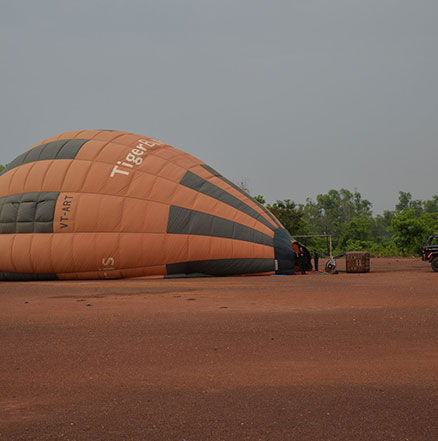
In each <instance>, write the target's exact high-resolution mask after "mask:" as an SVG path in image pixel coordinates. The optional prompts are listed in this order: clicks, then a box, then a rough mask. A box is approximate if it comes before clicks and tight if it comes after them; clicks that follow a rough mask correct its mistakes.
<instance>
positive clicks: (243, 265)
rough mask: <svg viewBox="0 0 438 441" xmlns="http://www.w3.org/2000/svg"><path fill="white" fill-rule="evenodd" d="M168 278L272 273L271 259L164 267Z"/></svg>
mask: <svg viewBox="0 0 438 441" xmlns="http://www.w3.org/2000/svg"><path fill="white" fill-rule="evenodd" d="M166 269H167V274H168V276H167V277H169V276H175V275H178V276H185V275H190V274H192V275H197V276H205V275H208V276H232V275H236V274H255V273H267V272H271V271H274V269H275V262H274V260H273V259H217V260H198V261H192V262H181V263H172V264H167V265H166Z"/></svg>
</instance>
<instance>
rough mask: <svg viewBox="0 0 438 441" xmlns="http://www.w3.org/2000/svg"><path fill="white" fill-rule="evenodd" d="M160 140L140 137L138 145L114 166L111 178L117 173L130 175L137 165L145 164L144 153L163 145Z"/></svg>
mask: <svg viewBox="0 0 438 441" xmlns="http://www.w3.org/2000/svg"><path fill="white" fill-rule="evenodd" d="M161 144H162V143H161V142H160V141H157V140H155V139H150V140H149V141H148V140H146V139H139V140H138V143H137V145H136V146H135V147H134V148H133V149H131V150H130V151H129V153H128V154H127V155H126V157H125V158H124V159H122V160H121V161H117V164H116V165H115V166H114V167H113V169H112V171H111V174H110V178H113V177H114V176H116V175H124V176H129V173H130V172H131V171H132V170H133V169H135V167H136V166H137V167H138V166H139V165H141V164H143V155H144V154H145V153H147V152H148V151H149V150H151V149H153V148H154V147H156V146H157V145H161Z"/></svg>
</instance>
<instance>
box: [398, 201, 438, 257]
mask: <svg viewBox="0 0 438 441" xmlns="http://www.w3.org/2000/svg"><path fill="white" fill-rule="evenodd" d="M391 230H392V231H393V233H394V235H393V241H394V243H395V245H396V246H397V249H398V251H399V252H400V253H401V254H403V255H414V254H418V253H419V251H420V250H421V248H422V246H423V244H424V242H425V241H426V239H427V238H428V237H429V236H430V235H431V234H433V233H435V232H437V231H438V213H423V214H422V215H421V216H417V214H416V212H415V209H414V208H412V209H410V210H404V211H400V212H397V214H396V215H395V216H394V217H393V218H392V221H391Z"/></svg>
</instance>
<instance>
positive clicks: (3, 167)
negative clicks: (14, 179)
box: [0, 164, 5, 172]
mask: <svg viewBox="0 0 438 441" xmlns="http://www.w3.org/2000/svg"><path fill="white" fill-rule="evenodd" d="M4 169H5V166H4V165H3V164H0V172H2V171H3V170H4Z"/></svg>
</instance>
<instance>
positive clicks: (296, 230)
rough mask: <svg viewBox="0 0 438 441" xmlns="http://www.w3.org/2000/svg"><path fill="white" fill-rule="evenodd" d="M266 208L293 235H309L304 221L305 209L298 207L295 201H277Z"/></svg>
mask: <svg viewBox="0 0 438 441" xmlns="http://www.w3.org/2000/svg"><path fill="white" fill-rule="evenodd" d="M266 208H267V209H268V210H269V211H270V212H271V213H272V214H273V215H274V216H275V217H276V218H277V219H278V220H279V221H280V222H281V223H282V224H283V226H284V227H285V228H286V230H288V231H289V233H291V234H292V235H294V234H308V233H309V229H308V226H307V223H306V222H305V221H304V220H303V217H304V211H303V207H302V206H297V204H295V202H294V201H291V200H290V199H285V200H284V201H277V202H275V203H274V204H272V205H270V204H268V205H267V206H266Z"/></svg>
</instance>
